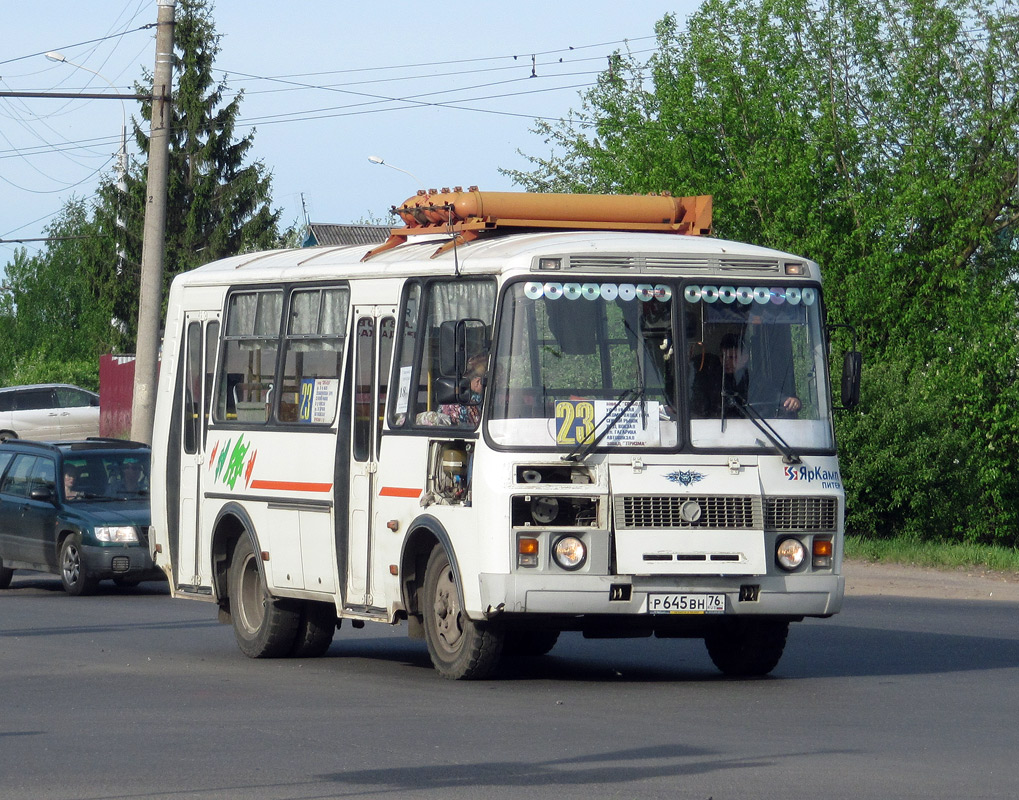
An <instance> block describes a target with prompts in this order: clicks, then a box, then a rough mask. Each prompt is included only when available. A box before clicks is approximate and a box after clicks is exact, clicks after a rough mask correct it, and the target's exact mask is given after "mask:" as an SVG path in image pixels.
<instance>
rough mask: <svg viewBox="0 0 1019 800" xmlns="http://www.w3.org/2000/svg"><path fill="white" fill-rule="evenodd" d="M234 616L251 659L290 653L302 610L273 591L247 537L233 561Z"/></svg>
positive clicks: (238, 635) (244, 650)
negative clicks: (273, 593)
mask: <svg viewBox="0 0 1019 800" xmlns="http://www.w3.org/2000/svg"><path fill="white" fill-rule="evenodd" d="M230 617H231V619H232V620H233V626H234V636H235V638H236V639H237V644H238V646H239V647H240V648H241V652H242V653H244V655H246V656H248V658H280V657H282V656H287V655H290V652H291V650H292V648H293V647H294V643H295V640H296V638H297V626H298V624H299V623H300V620H301V614H300V611H299V610H298V609H296V608H294V607H293V604H291V603H288V602H287V601H285V600H280V599H278V598H275V597H272V596H271V595H270V594H269V592H268V590H267V589H266V586H265V580H264V579H263V578H262V573H261V571H260V570H259V569H258V561H257V560H256V554H255V549H254V547H253V546H252V544H251V539H250V538H248V537H247V536H242V537H241V538H240V539H239V540H238V542H237V546H236V547H234V554H233V559H232V560H231V562H230Z"/></svg>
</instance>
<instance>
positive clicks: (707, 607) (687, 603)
mask: <svg viewBox="0 0 1019 800" xmlns="http://www.w3.org/2000/svg"><path fill="white" fill-rule="evenodd" d="M647 610H648V613H649V614H724V613H725V595H724V594H649V595H648V596H647Z"/></svg>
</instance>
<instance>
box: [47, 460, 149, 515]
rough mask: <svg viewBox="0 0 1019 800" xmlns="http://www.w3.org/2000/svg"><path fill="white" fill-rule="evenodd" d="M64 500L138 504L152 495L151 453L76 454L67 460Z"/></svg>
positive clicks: (65, 464)
mask: <svg viewBox="0 0 1019 800" xmlns="http://www.w3.org/2000/svg"><path fill="white" fill-rule="evenodd" d="M63 491H64V499H65V500H66V501H68V502H70V503H75V502H83V501H89V500H136V499H139V498H143V497H144V498H147V497H148V494H149V453H148V451H142V452H139V451H137V450H131V451H127V452H116V453H81V454H78V453H74V454H69V455H67V456H65V457H64V479H63Z"/></svg>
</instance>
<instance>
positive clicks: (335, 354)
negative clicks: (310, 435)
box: [279, 287, 349, 425]
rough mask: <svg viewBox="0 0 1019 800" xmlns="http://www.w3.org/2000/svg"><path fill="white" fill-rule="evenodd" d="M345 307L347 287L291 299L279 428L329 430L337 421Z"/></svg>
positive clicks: (309, 292)
mask: <svg viewBox="0 0 1019 800" xmlns="http://www.w3.org/2000/svg"><path fill="white" fill-rule="evenodd" d="M348 305H349V293H348V291H347V289H346V287H317V288H314V289H299V290H294V292H293V293H292V294H291V295H290V314H289V318H288V328H287V334H286V342H285V347H286V354H285V356H284V360H283V385H282V388H281V391H280V401H279V420H280V422H298V423H302V424H309V425H310V424H316V425H330V424H332V422H333V420H334V419H335V417H336V408H337V401H338V398H339V387H340V371H341V370H340V368H341V366H342V364H343V343H344V334H345V331H346V327H347V311H348Z"/></svg>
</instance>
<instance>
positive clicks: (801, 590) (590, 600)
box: [480, 574, 846, 618]
mask: <svg viewBox="0 0 1019 800" xmlns="http://www.w3.org/2000/svg"><path fill="white" fill-rule="evenodd" d="M480 581H481V601H482V609H481V616H482V617H485V616H488V617H491V616H494V615H497V614H499V613H507V614H542V615H546V616H547V615H560V616H564V617H576V616H578V615H598V616H601V615H612V616H639V617H643V618H647V617H649V615H648V613H647V596H648V594H649V593H657V592H662V593H692V594H709V593H710V594H724V595H725V616H730V615H739V616H758V615H760V616H771V617H788V618H800V617H830V616H831V615H832V614H836V613H838V611H839V609H841V607H842V600H843V597H844V596H845V586H846V584H845V578H844V577H843V576H842V575H833V574H823V575H790V576H784V575H757V576H746V577H741V578H724V579H720V578H713V577H694V576H690V577H686V576H683V577H654V578H651V577H640V576H632V577H631V576H611V575H608V576H604V575H566V576H561V575H543V574H535V575H519V574H518V575H495V574H483V575H481V576H480ZM745 587H756V589H754V590H751V591H747V589H746V588H745ZM750 596H752V597H755V598H756V599H741V597H750Z"/></svg>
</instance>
